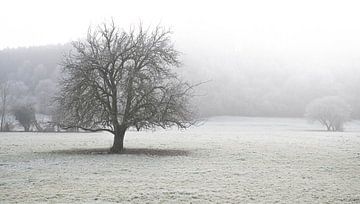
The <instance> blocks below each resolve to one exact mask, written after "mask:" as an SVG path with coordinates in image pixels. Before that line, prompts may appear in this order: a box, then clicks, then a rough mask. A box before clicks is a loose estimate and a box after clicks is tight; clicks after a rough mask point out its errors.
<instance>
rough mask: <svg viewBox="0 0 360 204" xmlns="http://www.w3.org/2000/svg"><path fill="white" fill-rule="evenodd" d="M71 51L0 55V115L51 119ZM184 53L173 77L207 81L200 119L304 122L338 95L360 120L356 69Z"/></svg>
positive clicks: (7, 51)
mask: <svg viewBox="0 0 360 204" xmlns="http://www.w3.org/2000/svg"><path fill="white" fill-rule="evenodd" d="M70 47H71V46H70V45H54V46H42V47H32V48H18V49H5V50H2V51H0V81H1V84H3V85H2V87H3V88H2V93H6V94H5V95H6V96H7V104H6V105H5V107H4V105H2V106H1V109H2V110H3V111H2V112H6V113H7V115H9V114H10V115H11V114H12V115H13V113H14V109H15V108H16V107H21V106H31V107H32V108H33V109H34V111H35V113H37V114H44V115H51V114H54V110H55V107H54V104H53V103H51V102H52V98H53V97H54V94H55V93H56V92H57V90H58V86H57V85H58V81H57V80H58V79H59V78H60V77H61V74H60V67H61V65H60V63H61V59H62V57H63V55H64V53H67V52H68V50H69V49H70ZM182 47H184V48H185V50H180V51H182V52H183V53H185V54H184V55H183V56H182V65H183V68H182V69H179V70H177V72H179V74H180V75H182V76H183V78H185V79H187V80H189V81H192V82H199V81H208V82H207V83H206V84H205V85H203V86H199V87H197V92H198V95H199V96H198V97H196V98H194V99H193V102H194V103H196V104H197V106H198V107H199V108H198V109H199V114H200V116H202V117H208V116H216V115H239V116H275V117H277V116H280V117H302V116H304V113H305V112H306V107H307V105H308V104H309V103H311V102H312V101H313V100H315V99H317V98H322V97H326V96H334V95H336V96H339V97H340V98H342V99H344V100H345V101H346V102H347V103H348V104H349V106H350V108H351V112H350V116H351V118H360V105H359V104H360V94H359V93H358V87H360V83H359V81H360V80H359V79H360V73H359V71H357V69H356V63H355V65H354V64H353V65H351V66H347V67H344V66H345V65H344V66H342V67H339V68H337V67H323V68H314V69H311V68H308V67H307V66H308V65H307V64H301V63H298V64H296V66H297V68H289V66H290V65H289V64H286V63H281V62H274V61H271V60H270V61H269V60H267V59H262V58H254V57H253V58H251V57H249V56H246V55H244V56H241V55H239V56H235V55H228V54H227V53H225V54H221V53H219V52H215V51H205V52H196V50H190V51H189V50H186V46H182ZM291 66H292V65H291ZM4 87H5V88H4ZM2 98H3V97H2ZM3 101H4V100H3V99H2V101H1V102H2V104H3ZM5 115H6V114H5Z"/></svg>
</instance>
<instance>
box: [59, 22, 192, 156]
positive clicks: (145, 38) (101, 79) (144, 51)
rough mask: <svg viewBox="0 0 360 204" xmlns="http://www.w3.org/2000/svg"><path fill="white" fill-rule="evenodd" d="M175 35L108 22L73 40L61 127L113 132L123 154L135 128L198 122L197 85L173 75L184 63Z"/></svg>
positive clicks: (63, 91)
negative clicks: (127, 137) (195, 107)
mask: <svg viewBox="0 0 360 204" xmlns="http://www.w3.org/2000/svg"><path fill="white" fill-rule="evenodd" d="M170 35H171V32H170V31H168V30H166V29H165V28H163V27H160V26H157V27H155V28H154V29H152V30H150V29H143V27H142V25H140V26H139V27H137V28H136V29H134V28H132V29H130V30H129V31H124V30H123V29H121V28H119V27H117V26H115V24H114V23H110V24H106V23H104V24H102V25H100V26H99V27H97V28H96V29H95V30H93V31H92V30H91V29H89V32H88V35H87V38H86V40H80V41H76V42H73V48H74V49H73V50H72V51H71V52H70V53H69V54H68V55H67V56H66V57H65V59H64V61H63V73H64V78H63V79H62V81H61V90H60V94H59V97H58V98H57V101H58V102H59V106H60V107H59V109H60V112H61V114H60V115H61V117H60V118H61V120H60V123H61V125H62V126H63V127H66V128H73V127H76V128H81V129H84V130H90V131H108V132H111V133H113V134H114V135H115V137H114V138H115V139H114V145H113V147H112V149H111V150H112V151H113V152H120V151H121V150H122V149H123V138H124V134H125V131H126V130H127V129H128V128H130V127H134V128H136V129H138V130H140V129H148V128H154V127H156V126H160V127H162V128H167V127H171V126H177V127H179V128H187V127H189V126H191V125H192V124H194V121H195V120H194V117H193V116H194V114H193V111H192V108H191V105H190V102H189V99H190V97H191V96H192V88H193V86H192V85H190V84H188V83H186V82H184V81H182V80H181V78H180V77H179V76H178V75H177V74H176V72H175V71H174V68H176V67H179V66H180V65H181V63H180V60H179V52H178V51H177V50H176V49H175V48H174V46H173V44H172V41H171V38H170Z"/></svg>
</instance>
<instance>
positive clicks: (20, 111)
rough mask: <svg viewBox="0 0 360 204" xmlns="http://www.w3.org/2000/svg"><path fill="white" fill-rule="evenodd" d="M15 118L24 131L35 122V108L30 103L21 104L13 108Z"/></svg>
mask: <svg viewBox="0 0 360 204" xmlns="http://www.w3.org/2000/svg"><path fill="white" fill-rule="evenodd" d="M13 112H14V115H15V119H16V120H17V121H18V122H19V123H20V124H21V125H22V126H23V127H24V131H25V132H28V131H29V130H30V126H31V125H32V124H34V122H36V118H35V110H34V108H33V107H32V106H31V105H22V106H17V107H15V108H13Z"/></svg>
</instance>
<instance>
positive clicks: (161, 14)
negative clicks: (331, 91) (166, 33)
mask: <svg viewBox="0 0 360 204" xmlns="http://www.w3.org/2000/svg"><path fill="white" fill-rule="evenodd" d="M0 3H1V4H0V5H1V7H0V26H1V32H0V49H3V48H8V47H9V48H13V47H18V46H36V45H45V44H57V43H65V42H68V41H71V40H76V39H78V38H81V37H84V36H85V34H86V32H87V28H88V26H89V25H90V24H92V25H96V24H97V23H99V22H103V21H104V20H109V19H110V18H111V17H113V18H114V19H115V21H116V22H117V23H118V24H120V25H122V26H124V27H125V28H127V27H128V26H129V25H130V24H134V23H135V24H136V23H138V22H139V21H140V20H141V21H142V22H143V23H144V24H146V25H149V24H151V25H156V24H158V23H161V24H162V25H165V26H168V27H171V28H172V30H173V31H174V37H175V41H176V42H177V43H178V44H179V47H180V50H182V49H185V52H190V53H191V50H192V49H196V50H198V51H199V50H204V51H206V50H215V49H216V50H218V51H220V52H225V53H227V52H230V53H233V52H240V53H252V52H256V53H267V54H268V55H269V54H270V55H279V56H283V57H288V58H291V57H293V56H298V55H299V54H300V55H301V56H303V57H312V56H313V55H317V56H336V57H341V56H350V57H358V55H359V53H360V1H346V0H339V1H327V0H323V1H320V0H319V1H316V0H309V1H307V0H298V1H291V0H284V1H279V0H274V1H267V0H264V1H259V0H248V1H230V0H220V1H196V0H189V1H187V0H178V1H170V0H167V1H166V0H152V1H150V0H143V1H140V0H101V1H95V0H93V1H90V0H61V1H60V0H32V1H29V0H23V1H21V0H1V1H0ZM182 51H183V50H182Z"/></svg>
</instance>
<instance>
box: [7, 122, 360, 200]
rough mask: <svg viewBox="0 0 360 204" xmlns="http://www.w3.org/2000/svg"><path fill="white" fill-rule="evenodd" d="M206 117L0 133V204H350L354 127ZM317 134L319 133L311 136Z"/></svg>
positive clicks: (355, 180) (354, 189) (357, 179)
mask: <svg viewBox="0 0 360 204" xmlns="http://www.w3.org/2000/svg"><path fill="white" fill-rule="evenodd" d="M345 128H346V131H345V132H342V133H332V132H324V131H321V130H322V129H323V128H322V127H320V126H318V125H316V124H308V123H306V121H304V120H303V119H276V118H235V117H217V118H212V119H209V120H208V121H207V122H205V123H204V124H203V125H202V126H200V127H194V128H191V129H189V130H186V131H178V130H177V129H174V130H167V131H164V130H160V131H155V132H154V131H143V132H135V131H130V132H127V134H126V138H125V148H127V150H126V154H122V155H115V154H106V151H107V148H109V147H110V146H111V144H112V139H113V138H112V136H111V135H110V134H108V133H1V134H0V203H13V202H19V203H38V202H49V203H73V202H80V203H104V202H119V203H146V202H148V203H190V202H192V203H360V123H359V122H357V121H355V122H352V123H349V124H348V125H347V126H346V127H345ZM316 130H320V131H316Z"/></svg>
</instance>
